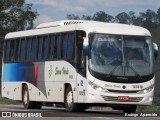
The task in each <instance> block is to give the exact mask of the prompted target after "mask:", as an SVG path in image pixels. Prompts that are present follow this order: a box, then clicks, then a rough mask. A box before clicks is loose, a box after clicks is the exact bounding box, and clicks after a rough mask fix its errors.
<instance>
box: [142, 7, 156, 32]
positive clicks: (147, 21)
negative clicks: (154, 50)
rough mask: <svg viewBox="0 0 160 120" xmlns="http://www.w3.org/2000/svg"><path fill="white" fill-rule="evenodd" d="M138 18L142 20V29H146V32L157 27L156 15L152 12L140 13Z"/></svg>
mask: <svg viewBox="0 0 160 120" xmlns="http://www.w3.org/2000/svg"><path fill="white" fill-rule="evenodd" d="M140 17H141V18H142V20H143V25H142V26H143V27H145V28H147V29H148V30H151V29H153V28H155V27H156V26H157V23H158V19H157V15H156V13H155V12H154V11H152V10H150V9H148V10H146V12H144V13H143V12H141V13H140Z"/></svg>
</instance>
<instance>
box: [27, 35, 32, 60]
mask: <svg viewBox="0 0 160 120" xmlns="http://www.w3.org/2000/svg"><path fill="white" fill-rule="evenodd" d="M31 42H32V40H31V38H27V56H26V58H27V60H30V55H31Z"/></svg>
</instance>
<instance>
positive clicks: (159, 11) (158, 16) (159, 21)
mask: <svg viewBox="0 0 160 120" xmlns="http://www.w3.org/2000/svg"><path fill="white" fill-rule="evenodd" d="M157 19H158V24H159V25H160V8H159V9H158V10H157Z"/></svg>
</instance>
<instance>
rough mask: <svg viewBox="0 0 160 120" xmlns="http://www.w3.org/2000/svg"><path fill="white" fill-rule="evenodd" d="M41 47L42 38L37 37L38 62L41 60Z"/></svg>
mask: <svg viewBox="0 0 160 120" xmlns="http://www.w3.org/2000/svg"><path fill="white" fill-rule="evenodd" d="M42 45H43V38H42V37H38V60H41V58H42V57H41V56H42Z"/></svg>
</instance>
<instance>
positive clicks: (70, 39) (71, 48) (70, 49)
mask: <svg viewBox="0 0 160 120" xmlns="http://www.w3.org/2000/svg"><path fill="white" fill-rule="evenodd" d="M68 46H69V47H68V49H67V59H72V58H73V55H74V33H70V34H69V36H68Z"/></svg>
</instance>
